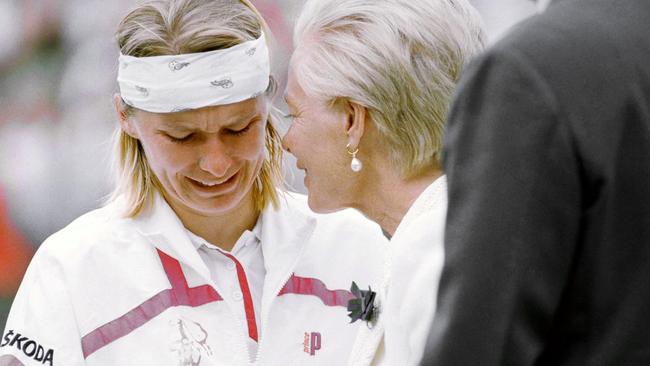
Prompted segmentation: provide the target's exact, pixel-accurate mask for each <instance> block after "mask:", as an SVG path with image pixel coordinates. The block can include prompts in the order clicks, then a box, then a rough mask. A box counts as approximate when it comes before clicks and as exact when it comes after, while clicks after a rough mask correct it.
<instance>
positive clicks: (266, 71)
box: [117, 34, 271, 113]
mask: <svg viewBox="0 0 650 366" xmlns="http://www.w3.org/2000/svg"><path fill="white" fill-rule="evenodd" d="M119 61H120V67H119V71H118V75H117V82H118V84H119V86H120V93H121V95H122V99H123V100H124V102H125V103H126V104H128V105H130V106H132V107H135V108H138V109H142V110H145V111H148V112H155V113H170V112H180V111H184V110H190V109H197V108H202V107H208V106H214V105H222V104H230V103H236V102H241V101H243V100H246V99H250V98H254V97H256V96H258V95H260V94H262V93H264V91H266V89H267V87H268V85H269V76H270V74H271V71H270V69H271V67H270V60H269V51H268V47H267V45H266V39H265V37H264V34H262V35H261V36H260V38H258V39H256V40H253V41H248V42H244V43H240V44H238V45H236V46H233V47H230V48H227V49H222V50H216V51H210V52H200V53H188V54H183V55H170V56H151V57H133V56H125V55H122V54H120V60H119Z"/></svg>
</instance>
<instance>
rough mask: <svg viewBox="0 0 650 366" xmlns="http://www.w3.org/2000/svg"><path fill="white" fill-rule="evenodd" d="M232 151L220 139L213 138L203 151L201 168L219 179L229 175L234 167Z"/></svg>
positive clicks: (200, 158) (200, 161)
mask: <svg viewBox="0 0 650 366" xmlns="http://www.w3.org/2000/svg"><path fill="white" fill-rule="evenodd" d="M230 154H231V151H230V149H229V148H228V146H226V144H224V143H223V141H220V139H219V138H218V137H211V138H210V139H209V140H208V141H207V142H206V144H205V148H203V149H202V152H201V156H200V157H199V167H200V168H201V169H202V170H204V171H206V172H208V173H210V174H211V175H213V176H215V177H217V178H219V177H223V176H225V175H226V174H228V173H229V172H228V170H229V169H230V167H231V166H232V162H233V161H232V158H231V156H230Z"/></svg>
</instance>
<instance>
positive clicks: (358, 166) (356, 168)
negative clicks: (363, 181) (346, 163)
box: [345, 144, 363, 173]
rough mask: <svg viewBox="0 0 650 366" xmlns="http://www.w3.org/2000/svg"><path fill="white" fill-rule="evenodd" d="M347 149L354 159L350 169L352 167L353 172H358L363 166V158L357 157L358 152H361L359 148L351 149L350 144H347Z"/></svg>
mask: <svg viewBox="0 0 650 366" xmlns="http://www.w3.org/2000/svg"><path fill="white" fill-rule="evenodd" d="M345 150H347V152H348V154H350V156H352V161H351V162H350V169H352V171H353V172H355V173H358V172H360V171H361V169H362V168H363V163H362V162H361V160H359V159H357V153H358V152H359V148H356V149H354V151H351V149H350V144H347V145H346V146H345Z"/></svg>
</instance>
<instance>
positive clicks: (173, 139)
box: [164, 133, 194, 143]
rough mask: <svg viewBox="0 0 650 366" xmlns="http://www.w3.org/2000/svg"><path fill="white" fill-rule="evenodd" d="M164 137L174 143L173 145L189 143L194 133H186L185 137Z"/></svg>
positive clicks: (169, 135)
mask: <svg viewBox="0 0 650 366" xmlns="http://www.w3.org/2000/svg"><path fill="white" fill-rule="evenodd" d="M164 135H165V137H167V139H169V140H170V141H171V142H175V143H184V142H189V141H190V140H192V138H193V137H194V133H188V134H186V135H171V134H168V133H165V134H164Z"/></svg>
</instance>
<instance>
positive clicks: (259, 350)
mask: <svg viewBox="0 0 650 366" xmlns="http://www.w3.org/2000/svg"><path fill="white" fill-rule="evenodd" d="M297 264H298V262H297V261H296V263H294V265H292V266H291V269H292V270H290V271H289V272H288V274H287V275H286V276H285V277H283V278H284V281H282V282H280V286H279V288H277V289H276V290H275V291H274V292H273V299H272V300H271V303H270V304H269V311H268V313H267V314H266V316H265V317H264V319H262V328H261V332H260V338H259V343H258V345H257V346H258V348H257V357H256V358H255V364H257V363H258V362H259V361H260V360H263V358H262V355H263V352H262V351H264V350H265V349H266V348H265V347H263V346H264V339H266V337H265V336H264V334H265V333H266V332H267V326H268V322H269V318H270V316H271V309H272V308H273V302H274V301H275V299H277V297H278V296H279V295H280V291H282V289H283V288H284V286H285V285H286V284H287V282H288V281H289V279H290V278H291V276H293V274H294V272H293V269H294V268H295V267H296V265H297Z"/></svg>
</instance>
